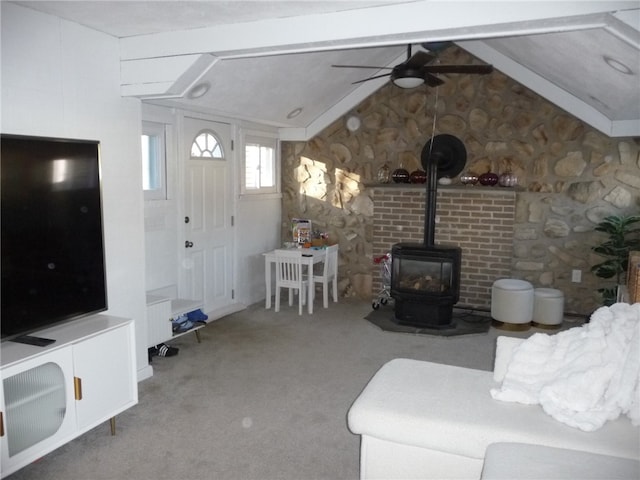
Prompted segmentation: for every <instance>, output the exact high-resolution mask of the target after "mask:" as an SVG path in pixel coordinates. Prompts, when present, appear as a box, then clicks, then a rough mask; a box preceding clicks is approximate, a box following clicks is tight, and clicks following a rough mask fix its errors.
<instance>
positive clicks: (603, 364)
mask: <svg viewBox="0 0 640 480" xmlns="http://www.w3.org/2000/svg"><path fill="white" fill-rule="evenodd" d="M639 384H640V303H635V304H633V305H629V304H626V303H616V304H615V305H612V306H611V307H601V308H599V309H598V310H596V311H595V312H594V313H593V315H592V316H591V320H590V322H589V323H587V324H585V325H583V326H581V327H575V328H571V329H569V330H566V331H563V332H559V333H557V334H555V335H547V334H542V333H536V334H534V335H532V336H531V337H530V338H528V339H527V340H525V341H524V342H522V343H521V344H520V345H519V346H517V347H516V348H515V349H514V351H513V356H512V358H511V361H510V363H509V365H508V366H507V371H506V374H505V377H504V380H503V382H502V385H501V387H500V388H494V389H492V390H491V396H492V397H493V398H495V399H497V400H503V401H506V402H519V403H524V404H540V405H541V406H542V408H543V409H544V411H545V412H546V413H547V414H549V415H551V416H552V417H553V418H555V419H556V420H558V421H560V422H563V423H566V424H567V425H570V426H572V427H577V428H579V429H581V430H584V431H587V432H589V431H593V430H597V429H599V428H600V427H602V425H604V423H605V422H606V421H607V420H615V419H616V418H618V416H620V414H626V415H627V416H628V417H629V418H630V419H631V422H632V423H633V425H640V386H639Z"/></svg>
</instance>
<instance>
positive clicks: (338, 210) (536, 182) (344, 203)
mask: <svg viewBox="0 0 640 480" xmlns="http://www.w3.org/2000/svg"><path fill="white" fill-rule="evenodd" d="M473 60H474V59H473V57H471V56H470V55H469V54H467V53H466V52H464V51H463V50H460V49H458V48H455V47H454V48H450V49H448V50H447V51H446V52H444V53H443V57H442V61H443V63H461V64H464V63H471V62H472V61H473ZM349 114H350V115H351V114H355V115H357V116H359V117H360V118H361V120H362V126H361V128H360V129H359V130H358V131H356V132H350V131H349V130H347V129H346V127H345V118H341V119H338V120H337V121H336V122H334V123H333V124H332V125H330V126H329V127H327V128H326V129H325V130H324V131H323V132H321V133H320V134H319V135H317V136H316V137H314V138H313V139H311V140H310V141H308V142H283V146H282V170H283V174H282V189H283V238H285V237H288V236H289V235H290V232H289V226H290V225H289V222H290V219H291V218H295V217H304V218H310V219H311V220H312V221H313V223H314V227H315V228H316V229H318V230H320V231H326V232H328V233H329V235H330V237H331V238H332V239H333V240H334V241H337V242H339V243H340V252H341V253H340V282H339V283H340V291H341V294H342V295H345V296H360V297H363V298H370V297H371V295H372V294H374V293H375V292H373V290H372V288H373V287H372V267H371V265H372V262H373V255H374V253H373V241H374V239H373V220H372V219H373V210H374V206H373V200H372V197H373V193H374V188H372V184H375V180H376V174H377V171H378V169H379V168H380V167H381V166H382V165H384V164H386V165H388V166H389V167H390V168H391V170H393V169H395V168H398V167H400V166H402V167H404V168H405V169H407V170H408V171H410V172H411V171H413V170H416V169H418V168H421V165H420V153H421V151H422V148H423V147H424V145H425V143H426V142H427V141H428V140H429V139H430V138H431V136H432V135H433V134H436V135H437V134H440V133H448V134H452V135H455V136H457V137H458V138H460V139H461V140H462V141H463V143H464V144H465V146H466V149H467V165H466V171H471V172H475V173H476V174H480V173H484V172H486V171H489V170H491V171H493V172H496V173H503V172H506V171H511V172H513V173H515V174H516V175H517V176H518V179H519V182H518V183H519V186H520V188H518V189H517V191H516V204H515V223H514V231H513V246H512V248H513V258H512V260H511V272H510V275H511V276H512V277H514V278H523V279H526V280H529V281H531V282H532V283H533V284H534V285H535V286H545V287H553V288H559V289H561V290H562V291H564V292H565V297H566V301H567V305H566V311H567V312H570V313H579V314H587V313H589V312H591V311H592V310H593V309H594V308H595V307H596V306H597V305H598V304H599V302H600V299H599V295H598V293H597V289H598V288H599V287H602V286H604V285H605V283H603V280H602V279H599V278H597V277H595V276H593V275H592V274H591V273H590V272H589V268H590V266H591V265H593V264H595V263H598V262H599V261H601V257H599V256H597V255H595V254H594V253H593V252H592V251H591V247H592V246H593V245H596V244H598V243H600V242H601V241H602V238H603V237H602V236H601V235H602V234H599V233H598V232H595V231H594V227H595V224H596V223H598V222H599V221H600V220H601V219H602V218H604V217H605V216H607V215H611V214H631V213H638V212H640V157H639V144H638V141H637V139H633V138H609V137H607V136H606V135H603V134H601V133H600V132H598V131H596V130H594V129H593V128H591V127H590V126H588V125H586V124H584V123H582V122H581V121H579V120H577V119H576V118H574V117H573V116H571V115H569V114H567V113H566V112H564V111H563V110H561V109H559V108H557V107H556V106H554V105H553V104H551V103H549V102H548V101H546V100H544V99H543V98H541V97H540V96H538V95H537V94H535V93H533V92H532V91H530V90H528V89H527V88H525V87H523V86H522V85H520V84H518V83H516V82H514V81H513V80H511V79H510V78H508V77H506V76H504V75H502V74H501V73H500V72H498V71H495V72H494V73H492V74H491V75H486V76H481V75H449V76H447V78H446V83H445V84H444V85H443V86H441V87H439V88H438V89H434V88H428V87H426V86H423V87H418V88H415V89H410V90H403V89H400V88H397V87H395V86H393V85H391V84H386V85H385V86H383V87H382V88H381V89H380V90H378V91H377V92H376V93H375V94H373V95H372V96H370V97H369V98H368V99H366V100H365V101H363V102H362V103H361V104H360V105H358V106H357V107H356V108H355V109H354V110H353V111H352V112H350V113H349ZM453 183H454V185H456V184H459V179H458V178H456V179H453ZM467 188H473V189H486V188H495V189H499V188H501V187H482V186H474V187H467ZM436 234H438V229H436ZM574 269H575V270H581V272H582V281H581V282H580V283H573V282H571V273H572V270H574Z"/></svg>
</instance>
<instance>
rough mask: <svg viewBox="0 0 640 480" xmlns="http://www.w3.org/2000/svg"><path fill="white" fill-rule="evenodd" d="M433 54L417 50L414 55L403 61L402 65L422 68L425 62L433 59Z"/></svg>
mask: <svg viewBox="0 0 640 480" xmlns="http://www.w3.org/2000/svg"><path fill="white" fill-rule="evenodd" d="M435 58H436V57H435V55H431V54H430V53H427V52H423V51H419V52H417V53H416V54H415V55H413V56H412V57H411V58H410V59H409V60H407V61H406V62H404V66H405V67H407V68H415V69H418V68H422V67H423V66H424V65H426V64H427V63H429V62H431V61H432V60H434V59H435Z"/></svg>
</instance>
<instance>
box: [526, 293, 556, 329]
mask: <svg viewBox="0 0 640 480" xmlns="http://www.w3.org/2000/svg"><path fill="white" fill-rule="evenodd" d="M563 317H564V293H562V291H560V290H556V289H555V288H536V289H535V290H534V292H533V319H532V323H533V325H534V326H536V327H540V328H560V326H561V325H562V319H563Z"/></svg>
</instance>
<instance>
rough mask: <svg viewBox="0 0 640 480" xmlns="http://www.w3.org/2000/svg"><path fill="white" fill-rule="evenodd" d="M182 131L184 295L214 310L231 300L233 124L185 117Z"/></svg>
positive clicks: (207, 309) (225, 305) (206, 309)
mask: <svg viewBox="0 0 640 480" xmlns="http://www.w3.org/2000/svg"><path fill="white" fill-rule="evenodd" d="M184 132H185V136H184V143H183V145H184V147H183V149H182V150H183V152H182V155H184V157H183V158H184V162H183V165H184V177H183V178H184V182H183V187H184V215H185V218H184V222H185V223H184V256H183V259H182V278H183V282H182V285H183V289H184V292H183V293H182V296H185V297H186V298H191V299H196V300H202V302H203V303H204V311H205V312H214V311H216V310H222V309H224V308H225V307H228V306H229V305H231V304H232V303H233V288H232V278H233V275H232V273H233V258H234V248H233V228H232V227H233V225H232V222H233V218H232V215H233V214H232V208H231V206H232V198H233V197H232V195H233V191H232V188H231V166H230V163H231V162H230V158H231V126H230V125H228V124H225V123H218V122H211V121H207V120H201V119H196V118H189V117H186V118H185V120H184Z"/></svg>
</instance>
